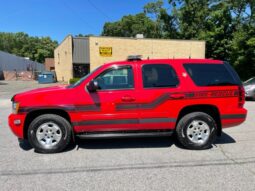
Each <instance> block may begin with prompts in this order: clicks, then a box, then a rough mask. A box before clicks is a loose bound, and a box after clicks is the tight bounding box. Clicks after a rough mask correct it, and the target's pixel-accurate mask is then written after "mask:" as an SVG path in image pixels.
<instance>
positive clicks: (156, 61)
mask: <svg viewBox="0 0 255 191" xmlns="http://www.w3.org/2000/svg"><path fill="white" fill-rule="evenodd" d="M171 62H174V63H175V64H178V63H180V64H182V63H191V64H192V63H193V64H200V63H203V64H222V63H223V61H222V60H213V59H189V58H178V59H148V60H138V61H127V60H124V61H117V62H110V63H106V64H127V63H128V64H132V63H138V64H139V63H141V64H146V63H148V64H149V63H150V64H162V63H171Z"/></svg>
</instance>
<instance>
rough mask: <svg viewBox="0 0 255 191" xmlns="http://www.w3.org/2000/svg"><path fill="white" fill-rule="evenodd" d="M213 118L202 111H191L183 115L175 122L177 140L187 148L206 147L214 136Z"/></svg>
mask: <svg viewBox="0 0 255 191" xmlns="http://www.w3.org/2000/svg"><path fill="white" fill-rule="evenodd" d="M216 128H217V126H216V123H215V120H214V119H213V118H212V117H211V116H210V115H208V114H206V113H203V112H193V113H189V114H187V115H185V116H183V117H182V118H181V119H180V121H179V122H178V124H177V127H176V134H177V138H178V140H179V142H180V143H181V144H182V145H183V146H184V147H185V148H188V149H197V150H199V149H207V148H209V147H211V145H212V143H213V141H214V139H215V137H216Z"/></svg>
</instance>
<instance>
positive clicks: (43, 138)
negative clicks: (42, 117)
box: [36, 122, 62, 148]
mask: <svg viewBox="0 0 255 191" xmlns="http://www.w3.org/2000/svg"><path fill="white" fill-rule="evenodd" d="M61 137H62V131H61V129H60V127H59V126H58V125H57V124H55V123H53V122H47V123H43V124H42V125H40V126H39V128H38V129H37V131H36V138H37V140H38V142H39V143H40V144H41V145H42V146H43V147H45V148H52V147H53V146H54V145H56V144H58V143H59V141H60V139H61Z"/></svg>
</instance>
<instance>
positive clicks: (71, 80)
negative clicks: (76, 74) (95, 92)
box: [69, 78, 80, 84]
mask: <svg viewBox="0 0 255 191" xmlns="http://www.w3.org/2000/svg"><path fill="white" fill-rule="evenodd" d="M79 80H80V78H71V79H70V80H69V84H74V83H76V82H77V81H79Z"/></svg>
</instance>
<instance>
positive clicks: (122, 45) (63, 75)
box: [54, 35, 205, 81]
mask: <svg viewBox="0 0 255 191" xmlns="http://www.w3.org/2000/svg"><path fill="white" fill-rule="evenodd" d="M100 47H105V48H106V49H108V48H111V49H112V54H111V55H107V56H106V55H104V56H103V55H102V54H100V53H99V52H100V51H99V49H100ZM101 50H102V49H101ZM129 55H142V57H143V59H147V58H150V59H156V58H189V57H190V58H205V41H194V40H163V39H137V38H119V37H74V38H73V37H72V36H71V35H69V36H67V37H66V38H65V39H64V41H63V42H62V43H61V44H60V45H59V46H58V47H57V48H56V49H55V51H54V57H55V70H56V74H57V80H58V81H69V79H71V78H73V64H74V63H75V64H90V71H92V70H93V69H95V68H96V67H98V66H100V65H102V64H104V63H108V62H112V61H118V60H126V59H127V57H128V56H129Z"/></svg>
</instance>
